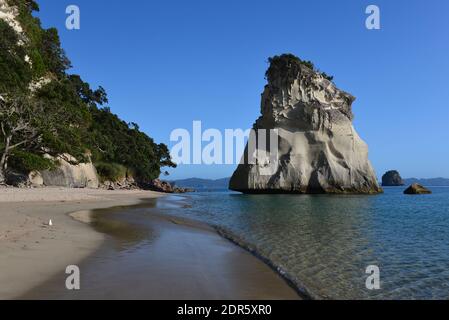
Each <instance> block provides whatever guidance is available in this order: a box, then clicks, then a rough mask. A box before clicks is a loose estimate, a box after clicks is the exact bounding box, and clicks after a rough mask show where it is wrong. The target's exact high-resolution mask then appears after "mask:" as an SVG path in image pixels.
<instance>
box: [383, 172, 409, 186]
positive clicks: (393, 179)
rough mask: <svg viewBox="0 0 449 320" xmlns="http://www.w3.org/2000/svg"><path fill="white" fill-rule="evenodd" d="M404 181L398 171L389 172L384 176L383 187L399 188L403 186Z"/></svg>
mask: <svg viewBox="0 0 449 320" xmlns="http://www.w3.org/2000/svg"><path fill="white" fill-rule="evenodd" d="M403 185H404V181H403V180H402V177H401V175H400V174H399V172H398V171H396V170H391V171H387V172H386V173H385V174H384V175H383V176H382V186H384V187H397V186H403Z"/></svg>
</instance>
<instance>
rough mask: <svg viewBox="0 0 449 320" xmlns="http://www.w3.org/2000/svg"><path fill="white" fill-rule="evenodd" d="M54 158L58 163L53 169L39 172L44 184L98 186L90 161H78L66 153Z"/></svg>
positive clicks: (73, 186) (78, 186)
mask: <svg viewBox="0 0 449 320" xmlns="http://www.w3.org/2000/svg"><path fill="white" fill-rule="evenodd" d="M47 157H50V156H47ZM54 160H55V161H56V162H57V164H58V166H57V167H56V168H55V169H53V170H45V171H42V172H41V173H40V175H41V177H42V182H43V185H44V186H58V187H68V188H95V189H96V188H98V186H99V180H98V175H97V170H96V169H95V167H94V165H93V164H92V163H91V162H88V163H79V162H78V161H77V160H76V159H75V158H74V157H72V156H71V155H68V154H63V155H60V156H58V157H57V158H55V159H54Z"/></svg>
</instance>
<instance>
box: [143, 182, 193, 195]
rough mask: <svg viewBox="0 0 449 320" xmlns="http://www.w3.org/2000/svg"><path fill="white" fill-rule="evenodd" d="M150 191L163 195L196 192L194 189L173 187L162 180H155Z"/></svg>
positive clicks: (150, 186)
mask: <svg viewBox="0 0 449 320" xmlns="http://www.w3.org/2000/svg"><path fill="white" fill-rule="evenodd" d="M148 188H149V189H150V190H153V191H157V192H163V193H187V192H194V190H193V189H190V188H178V187H175V186H173V185H172V184H171V183H170V182H168V181H162V180H161V179H154V180H153V181H152V182H151V184H150V185H149V186H148Z"/></svg>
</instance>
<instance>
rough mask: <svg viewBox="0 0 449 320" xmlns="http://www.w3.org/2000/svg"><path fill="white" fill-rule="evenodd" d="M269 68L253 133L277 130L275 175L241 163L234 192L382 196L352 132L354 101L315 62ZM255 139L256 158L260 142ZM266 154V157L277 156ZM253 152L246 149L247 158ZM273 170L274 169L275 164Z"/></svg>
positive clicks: (274, 62) (277, 60)
mask: <svg viewBox="0 0 449 320" xmlns="http://www.w3.org/2000/svg"><path fill="white" fill-rule="evenodd" d="M269 62H270V66H269V68H268V70H267V73H266V78H267V80H268V84H267V85H266V86H265V90H264V92H263V94H262V103H261V113H262V116H261V117H260V118H259V119H257V121H256V122H255V124H254V125H253V129H254V130H255V132H256V133H257V132H260V131H261V130H260V129H267V130H268V129H277V132H278V136H277V137H276V139H278V147H277V153H276V164H275V167H274V170H266V169H267V168H266V166H267V163H266V161H265V160H262V161H259V160H260V159H258V162H257V163H255V164H254V162H248V161H244V162H243V161H242V163H241V164H240V165H239V166H238V168H237V169H236V171H235V172H234V174H233V176H232V178H231V181H230V184H229V187H230V189H232V190H235V191H240V192H244V193H361V194H375V193H379V192H382V189H381V188H380V187H379V185H378V182H377V179H376V175H375V173H374V170H373V168H372V166H371V164H370V161H369V160H368V147H367V145H366V143H365V142H363V141H362V140H361V139H360V137H359V135H358V134H357V132H356V131H355V129H354V127H353V126H352V119H353V113H352V109H351V105H352V103H353V101H354V100H355V98H354V97H353V96H352V95H350V94H348V93H346V92H344V91H342V90H339V89H338V88H337V87H336V86H335V84H334V83H333V82H332V78H331V77H329V76H327V75H326V74H325V73H322V72H319V71H317V70H316V69H315V68H314V66H313V64H312V63H311V62H306V61H302V60H300V59H299V58H297V57H295V56H293V55H290V54H284V55H281V56H275V57H273V58H270V59H269ZM262 131H263V130H262ZM255 137H256V138H255V139H256V141H257V147H256V149H257V150H256V152H257V151H260V150H259V146H260V145H261V144H260V142H261V141H260V140H261V138H259V135H257V134H256V135H255ZM250 139H251V138H250ZM265 139H266V140H267V141H265V143H264V144H262V145H270V139H273V137H270V135H269V134H268V133H267V134H266V138H265ZM250 141H251V140H250ZM263 148H264V151H266V152H268V153H266V154H271V155H273V152H275V151H274V150H270V148H269V147H263ZM251 151H252V149H250V152H248V146H247V147H246V152H245V156H244V157H245V158H248V156H247V154H251V153H254V152H251ZM257 157H258V156H257ZM269 166H274V164H273V161H271V162H270V164H269Z"/></svg>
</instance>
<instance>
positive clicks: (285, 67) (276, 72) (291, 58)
mask: <svg viewBox="0 0 449 320" xmlns="http://www.w3.org/2000/svg"><path fill="white" fill-rule="evenodd" d="M268 63H269V64H270V67H269V68H268V70H267V71H266V73H265V78H266V79H267V80H268V81H269V82H271V81H273V80H274V79H276V78H278V77H279V76H283V77H287V78H289V79H290V78H296V76H297V75H298V73H299V72H300V66H301V65H303V66H306V67H307V68H309V69H311V70H313V71H315V72H318V73H319V74H321V75H322V76H323V77H324V78H325V79H327V80H329V81H332V80H333V79H334V77H333V76H329V75H327V74H326V73H325V72H321V71H319V70H318V69H316V68H315V65H314V64H313V62H311V61H307V60H301V59H300V58H298V57H297V56H295V55H293V54H291V53H285V54H282V55H279V56H273V57H270V58H268Z"/></svg>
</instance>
